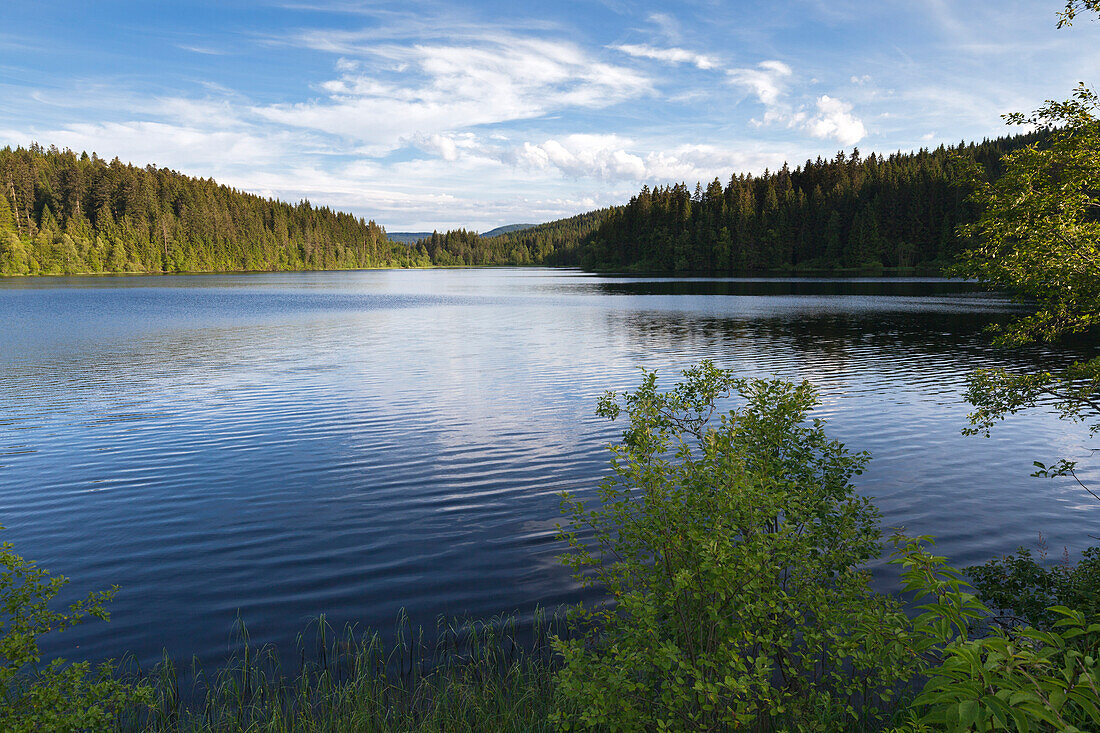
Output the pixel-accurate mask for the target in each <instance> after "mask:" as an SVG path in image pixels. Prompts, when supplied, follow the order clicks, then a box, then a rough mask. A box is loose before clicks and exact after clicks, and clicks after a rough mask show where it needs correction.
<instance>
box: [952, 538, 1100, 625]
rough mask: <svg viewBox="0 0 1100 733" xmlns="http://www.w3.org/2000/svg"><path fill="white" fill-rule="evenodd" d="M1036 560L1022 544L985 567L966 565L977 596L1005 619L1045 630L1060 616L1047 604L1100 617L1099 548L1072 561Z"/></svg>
mask: <svg viewBox="0 0 1100 733" xmlns="http://www.w3.org/2000/svg"><path fill="white" fill-rule="evenodd" d="M1042 560H1043V556H1042V555H1040V557H1039V559H1038V561H1037V560H1036V559H1035V558H1033V557H1032V556H1031V552H1030V551H1028V550H1027V549H1025V548H1023V547H1021V548H1019V549H1018V550H1017V551H1016V553H1015V554H1014V555H1006V556H1005V557H999V558H994V559H992V560H990V561H989V562H987V563H986V564H985V565H977V566H974V567H969V568H966V574H967V575H969V576H970V579H971V581H973V583H974V588H975V589H976V590H977V591H978V595H979V597H981V599H982V600H983V601H984V602H985V603H986V604H987V605H988V606H989V607H990V608H994V609H997V610H998V611H1002V612H1005V613H1006V614H1007V615H1006V616H1005V617H1003V620H1004V621H1006V622H1008V623H1010V624H1016V623H1025V624H1028V625H1030V626H1035V627H1036V628H1040V629H1046V630H1049V629H1050V628H1052V627H1053V625H1054V624H1055V623H1056V622H1058V621H1061V619H1062V616H1061V615H1060V614H1058V613H1055V612H1053V611H1051V610H1050V608H1051V606H1065V607H1067V608H1072V609H1074V610H1076V611H1080V612H1082V613H1084V614H1085V615H1086V616H1100V547H1090V548H1088V549H1086V550H1085V552H1084V554H1083V556H1082V558H1081V560H1080V561H1079V562H1077V563H1076V564H1073V563H1070V562H1068V560H1067V561H1065V562H1061V563H1058V564H1056V565H1053V566H1046V565H1044V564H1043V563H1042Z"/></svg>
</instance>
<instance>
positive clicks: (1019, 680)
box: [891, 538, 1100, 733]
mask: <svg viewBox="0 0 1100 733" xmlns="http://www.w3.org/2000/svg"><path fill="white" fill-rule="evenodd" d="M895 542H896V545H897V547H898V550H897V552H896V553H895V556H894V559H893V560H892V561H891V562H894V563H897V564H899V565H901V566H902V568H903V578H904V583H905V590H907V591H911V592H914V593H916V595H917V598H918V600H921V599H925V600H927V602H926V603H924V604H923V605H921V606H919V608H920V609H921V610H922V611H923V613H922V614H921V615H920V616H918V617H917V618H916V619H914V621H913V632H914V636H915V642H916V644H915V646H916V648H917V649H918V650H919V651H921V652H922V653H923V655H924V657H925V660H926V663H927V666H926V669H925V672H924V673H925V675H926V676H927V678H928V681H927V683H926V684H925V686H924V689H923V691H922V692H921V694H920V695H919V696H918V697H917V698H916V700H914V703H913V709H914V711H915V712H916V713H917V714H918V715H919V717H920V720H919V724H921V725H925V726H929V725H930V726H932V729H934V730H946V731H999V730H1004V731H1013V730H1014V731H1019V732H1021V733H1022V732H1024V731H1059V732H1060V733H1084V731H1096V730H1100V692H1098V691H1100V661H1098V658H1100V623H1098V621H1100V619H1098V618H1097V617H1096V616H1093V617H1092V618H1091V619H1090V618H1089V617H1087V616H1086V615H1085V614H1084V613H1082V612H1081V611H1079V610H1074V609H1070V608H1066V607H1064V606H1055V607H1052V608H1050V609H1049V613H1050V614H1052V615H1054V616H1056V617H1057V618H1058V620H1057V621H1055V622H1053V623H1052V624H1051V629H1050V630H1042V629H1037V628H1034V627H1030V626H1024V627H1018V628H1014V629H1005V628H1002V627H994V628H993V629H992V631H991V633H989V634H988V635H986V636H981V637H976V638H975V637H974V636H973V629H974V628H976V627H977V628H981V629H985V628H987V627H986V626H985V625H984V624H982V623H981V622H982V621H984V620H985V619H987V618H988V617H989V615H990V613H991V611H990V609H989V608H988V607H987V606H986V605H985V604H983V603H982V602H981V601H979V600H978V599H977V597H976V596H975V595H974V594H973V593H970V592H969V591H967V590H966V588H967V587H968V586H967V584H966V583H965V582H964V581H963V580H962V577H961V573H959V571H958V570H955V569H954V568H952V567H950V566H948V565H947V562H946V559H945V558H943V557H939V556H936V555H932V554H931V553H930V552H929V551H928V550H927V547H926V545H927V544H928V543H929V540H928V539H927V538H918V539H905V538H895ZM920 729H921V728H918V727H913V728H911V730H920ZM925 729H926V728H925Z"/></svg>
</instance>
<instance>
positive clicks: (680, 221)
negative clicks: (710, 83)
mask: <svg viewBox="0 0 1100 733" xmlns="http://www.w3.org/2000/svg"><path fill="white" fill-rule="evenodd" d="M1040 134H1041V133H1030V134H1027V135H1019V136H1014V137H1005V138H999V139H996V140H992V141H986V142H982V143H980V144H965V143H960V144H959V145H958V146H955V147H950V148H949V147H943V146H941V147H939V148H936V149H935V150H921V151H919V152H916V153H895V154H893V155H890V156H889V157H885V156H881V155H877V154H871V155H868V156H866V157H863V156H861V155H860V152H859V151H858V150H853V151H852V152H851V153H845V152H840V153H838V154H837V156H836V157H835V158H833V159H832V160H823V159H820V158H819V159H818V160H816V161H806V163H805V164H803V165H801V166H799V167H798V168H796V169H794V170H791V169H790V168H789V167H788V166H786V165H785V166H784V167H783V168H782V169H781V170H779V171H777V172H774V173H773V172H765V173H764V174H763V175H759V176H752V175H735V176H733V177H732V178H731V179H730V181H729V182H728V183H727V184H725V185H722V183H721V182H720V181H718V180H717V179H716V180H714V181H713V182H711V183H710V184H709V185H707V186H705V187H704V186H703V185H702V184H697V185H696V186H695V189H694V191H692V190H691V189H689V188H688V186H687V185H686V184H683V183H680V184H676V185H673V186H664V187H656V188H653V189H650V188H648V187H643V189H642V190H641V192H640V193H639V194H638V195H636V196H634V197H633V198H632V199H631V200H630V202H629V203H627V204H626V205H624V206H618V207H612V208H609V209H601V210H597V211H592V212H588V213H585V214H580V215H578V216H574V217H570V218H567V219H561V220H558V221H554V222H549V223H547V224H541V225H539V226H536V227H533V228H530V229H523V230H520V231H513V232H508V233H505V234H501V235H498V236H495V237H488V238H486V237H479V236H478V235H477V234H476V233H474V232H470V231H465V230H453V231H449V232H446V233H438V232H437V233H433V234H432V236H431V237H428V238H425V239H422V240H420V241H419V242H417V243H416V244H414V245H404V244H400V243H396V242H391V241H390V240H388V239H387V237H386V234H385V230H384V229H383V228H382V227H381V226H379V225H378V224H376V223H375V222H374V221H365V220H363V219H362V218H359V217H356V216H353V215H351V214H347V213H342V212H337V211H333V210H332V209H330V208H328V207H315V206H313V205H312V204H310V203H309V202H308V201H302V202H300V203H297V204H290V203H285V202H282V201H276V200H272V199H266V198H263V197H260V196H256V195H253V194H248V193H244V192H242V191H238V190H236V189H233V188H229V187H227V186H223V185H219V184H217V183H216V182H215V181H213V180H212V179H203V178H193V177H190V176H186V175H183V174H181V173H178V172H175V171H172V170H168V169H165V168H156V167H154V166H152V165H149V166H146V167H145V168H139V167H136V166H134V165H127V164H123V163H121V162H120V161H119V160H118V159H115V160H113V161H111V162H107V161H105V160H103V159H102V158H99V157H98V156H97V155H96V154H95V153H92V154H88V153H82V154H76V153H74V152H72V151H69V150H65V151H60V150H58V149H57V148H55V147H51V148H48V149H47V148H43V147H41V146H38V145H34V146H32V147H30V148H29V149H24V148H16V149H12V148H4V149H0V187H2V190H0V273H3V274H9V275H38V274H64V273H98V272H196V271H206V272H216V271H238V270H328V269H354V268H368V267H423V266H430V265H441V266H456V265H467V266H469V265H574V266H582V267H584V268H586V269H591V270H627V271H639V272H641V271H645V272H662V273H714V274H730V273H736V272H754V271H756V272H759V271H769V270H830V269H838V268H844V269H855V270H867V269H879V268H883V267H886V268H895V267H896V268H907V267H929V268H935V267H937V266H939V265H941V264H943V263H945V262H947V261H949V260H950V259H951V258H952V257H953V256H954V255H955V254H956V253H957V252H958V251H960V250H961V249H962V246H963V243H962V242H961V241H960V240H959V237H958V234H957V232H956V229H957V227H958V225H960V224H965V223H969V222H971V221H973V219H974V218H975V216H976V214H977V212H976V211H975V210H974V207H973V205H972V204H971V203H969V202H968V200H967V197H968V194H969V192H970V184H969V182H968V181H967V180H966V179H965V178H964V177H963V175H962V174H961V173H959V172H958V171H959V169H960V166H957V165H955V164H954V163H953V158H954V157H957V156H963V157H969V158H973V159H975V160H977V161H978V162H979V163H980V164H981V165H982V166H983V167H984V168H985V170H986V172H987V173H988V174H989V175H990V176H992V177H996V175H997V174H998V172H999V171H998V163H997V161H998V160H999V158H1000V156H1001V155H1003V154H1004V153H1006V152H1009V151H1011V150H1014V149H1018V148H1020V147H1022V146H1024V145H1026V144H1029V143H1032V142H1035V141H1036V140H1037V139H1038V136H1039V135H1040Z"/></svg>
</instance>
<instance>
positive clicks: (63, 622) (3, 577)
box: [0, 542, 151, 733]
mask: <svg viewBox="0 0 1100 733" xmlns="http://www.w3.org/2000/svg"><path fill="white" fill-rule="evenodd" d="M67 583H68V579H67V578H65V577H64V576H60V575H59V576H51V575H50V573H49V571H48V570H43V569H42V568H39V567H38V566H37V565H35V564H34V563H33V562H29V561H27V560H25V559H24V558H22V557H20V556H19V555H17V554H15V553H14V552H13V551H12V545H11V543H8V542H4V543H0V730H3V731H6V732H7V733H23V732H24V731H25V732H26V733H31V732H32V731H33V732H34V733H53V732H54V731H57V732H58V733H68V732H69V731H84V730H87V731H100V730H104V729H106V728H107V727H108V726H109V724H110V723H112V722H113V721H114V720H115V717H116V716H117V714H118V713H119V712H120V711H121V710H123V709H124V708H128V707H132V706H135V705H141V704H144V703H146V702H148V701H149V700H150V699H151V697H150V691H149V688H148V687H146V686H140V685H139V686H131V685H129V684H126V683H124V682H122V681H119V680H118V679H116V678H115V676H114V669H113V667H112V665H110V664H109V663H108V664H103V665H100V666H99V667H96V668H94V669H93V668H92V667H91V665H89V664H88V663H87V662H84V663H79V664H66V663H65V660H63V659H55V660H53V661H52V662H50V663H48V664H45V665H43V664H41V662H42V658H41V654H40V652H39V639H40V637H42V636H43V635H44V634H47V633H50V632H58V631H64V630H65V629H67V628H70V627H72V626H75V625H76V624H79V623H82V622H84V621H86V620H87V619H89V618H98V619H102V620H104V621H106V620H107V618H108V614H107V611H106V609H105V608H104V604H106V603H107V602H108V601H110V600H111V597H112V596H113V595H114V594H115V591H116V590H117V588H113V589H111V590H109V591H103V592H100V593H89V594H88V597H87V598H86V599H85V600H83V601H81V602H78V603H74V604H73V605H71V606H70V607H69V609H68V611H67V612H59V611H55V610H52V609H51V608H50V603H51V601H52V600H53V599H54V597H55V596H56V595H57V594H58V592H59V591H60V590H61V589H62V588H63V587H64V586H65V585H66V584H67Z"/></svg>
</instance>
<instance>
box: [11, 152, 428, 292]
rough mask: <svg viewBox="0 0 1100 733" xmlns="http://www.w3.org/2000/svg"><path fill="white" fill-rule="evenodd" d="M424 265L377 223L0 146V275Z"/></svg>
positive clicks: (205, 181)
mask: <svg viewBox="0 0 1100 733" xmlns="http://www.w3.org/2000/svg"><path fill="white" fill-rule="evenodd" d="M426 264H429V263H428V262H427V260H426V259H425V258H424V256H423V253H422V252H419V251H417V250H415V249H412V250H410V249H409V248H407V247H405V246H403V245H397V244H395V243H392V242H390V241H389V240H388V239H387V238H386V233H385V230H383V229H382V227H381V226H379V225H378V224H376V223H375V222H373V221H365V220H363V219H361V218H359V217H356V216H353V215H351V214H347V213H343V212H337V211H333V210H332V209H330V208H328V207H316V206H313V205H312V204H311V203H310V202H309V201H302V202H300V203H297V204H290V203H285V202H282V201H276V200H273V199H268V198H263V197H261V196H256V195H253V194H248V193H245V192H243V191H238V190H236V189H233V188H230V187H228V186H223V185H219V184H217V183H216V182H215V181H214V180H213V179H209V178H194V177H191V176H186V175H183V174H181V173H178V172H176V171H173V170H169V169H167V168H157V167H154V166H152V165H150V166H146V167H144V168H140V167H137V166H134V165H127V164H123V163H122V162H120V161H119V160H118V158H115V159H114V160H112V161H110V162H108V161H106V160H104V159H102V158H100V157H98V156H97V155H96V154H95V153H91V154H88V153H82V154H79V155H78V154H76V153H74V152H72V151H71V150H64V151H60V150H58V149H57V148H56V147H50V148H48V149H47V148H43V147H41V146H39V145H37V144H35V145H32V146H31V147H30V148H14V149H13V148H10V147H5V148H3V149H0V273H4V274H14V275H39V274H65V273H83V272H92V273H96V272H188V271H191V272H194V271H207V272H211V271H229V270H330V269H348V268H363V267H384V266H403V265H426Z"/></svg>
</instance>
